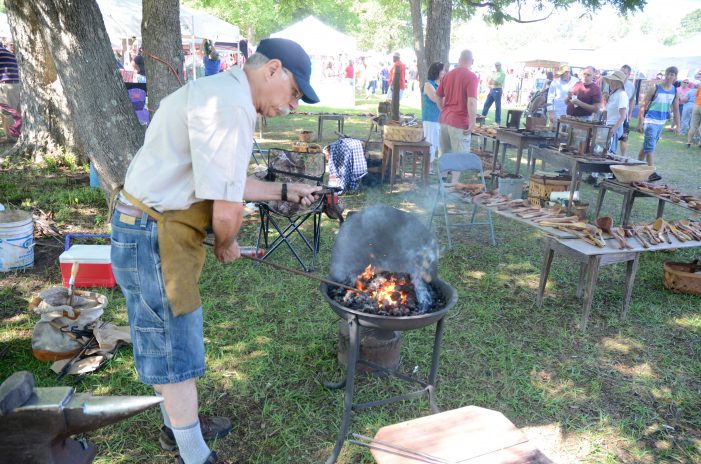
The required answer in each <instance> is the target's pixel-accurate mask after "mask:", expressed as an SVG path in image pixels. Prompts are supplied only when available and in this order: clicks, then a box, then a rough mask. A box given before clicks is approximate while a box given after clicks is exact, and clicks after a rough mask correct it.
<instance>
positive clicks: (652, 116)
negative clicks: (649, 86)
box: [638, 66, 680, 182]
mask: <svg viewBox="0 0 701 464" xmlns="http://www.w3.org/2000/svg"><path fill="white" fill-rule="evenodd" d="M677 74H678V70H677V68H676V67H674V66H670V67H669V68H667V69H666V70H665V76H664V80H663V81H662V83H661V84H655V90H654V92H653V93H652V94H651V95H650V96H649V97H646V98H645V102H644V103H643V106H642V107H641V111H640V115H639V116H638V132H644V134H645V139H644V141H643V147H642V148H641V149H640V153H639V154H638V159H639V160H640V161H647V165H648V166H654V164H655V148H656V147H657V141H658V140H660V136H661V135H662V130H663V129H664V126H665V124H667V120H668V119H669V116H670V114H672V115H674V125H675V131H676V134H677V135H679V128H680V119H679V105H678V104H677V101H678V100H677V98H678V97H677V88H676V87H674V81H676V80H677ZM643 112H644V115H645V119H644V124H640V119H641V116H642V115H643ZM661 178H662V177H660V175H659V174H657V173H656V172H653V173H652V174H651V175H650V179H649V180H650V182H654V181H656V180H660V179H661Z"/></svg>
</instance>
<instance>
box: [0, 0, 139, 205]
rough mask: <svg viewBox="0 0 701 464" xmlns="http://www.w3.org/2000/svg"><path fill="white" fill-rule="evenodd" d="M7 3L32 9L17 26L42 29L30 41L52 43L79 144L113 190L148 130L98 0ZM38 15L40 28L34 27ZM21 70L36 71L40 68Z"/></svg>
mask: <svg viewBox="0 0 701 464" xmlns="http://www.w3.org/2000/svg"><path fill="white" fill-rule="evenodd" d="M5 4H6V5H8V4H12V5H13V6H12V8H11V9H12V10H14V11H21V10H23V9H24V7H26V8H27V9H28V12H29V13H30V15H29V16H28V17H26V18H25V17H20V16H17V17H16V19H17V20H18V24H17V25H16V27H15V29H16V30H21V29H22V28H24V27H26V26H29V27H26V28H27V30H29V31H32V32H33V33H35V34H36V36H33V37H30V40H34V41H35V42H36V43H44V44H50V46H49V47H47V49H48V51H49V52H50V55H51V58H52V59H53V62H54V64H55V70H56V74H57V76H58V79H59V81H60V83H61V86H62V88H63V91H64V92H65V96H66V100H67V107H66V108H67V109H68V111H69V115H70V117H71V118H72V119H73V121H74V124H75V127H76V134H77V139H78V143H79V144H80V145H81V146H82V147H83V148H84V150H85V152H86V153H87V154H88V156H89V157H90V160H91V161H92V162H93V164H94V166H95V170H96V171H97V174H98V176H99V177H100V181H101V184H102V187H103V189H105V190H106V191H108V192H109V191H111V190H112V189H113V188H114V187H115V186H117V185H119V184H121V183H122V182H123V180H124V176H125V174H126V170H127V167H128V166H129V162H130V161H131V159H132V157H133V156H134V153H136V150H137V149H138V148H139V147H140V145H141V143H142V142H143V134H144V129H143V128H142V127H141V125H140V124H139V122H138V120H137V119H136V115H135V114H134V110H133V108H132V106H131V102H130V101H129V97H128V96H127V92H125V90H124V82H122V78H121V75H120V74H119V71H118V68H117V63H116V61H115V59H114V55H113V53H112V49H111V46H110V42H109V38H108V36H107V32H106V30H105V24H104V22H103V20H102V14H101V13H100V9H99V8H98V6H97V3H96V2H95V0H84V1H80V2H66V1H59V0H34V1H32V2H25V1H22V0H6V3H5ZM8 9H9V8H8ZM32 18H35V19H36V23H37V26H38V27H36V28H32V27H31V24H32V22H31V20H32ZM20 23H22V24H20ZM23 64H24V62H23ZM20 71H21V72H22V73H23V74H31V73H32V71H34V70H32V69H29V70H25V69H24V68H22V69H21V70H20ZM35 110H36V109H35ZM26 117H27V119H30V118H31V117H35V115H33V114H31V113H30V114H27V116H26Z"/></svg>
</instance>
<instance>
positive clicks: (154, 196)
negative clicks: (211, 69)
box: [124, 67, 256, 211]
mask: <svg viewBox="0 0 701 464" xmlns="http://www.w3.org/2000/svg"><path fill="white" fill-rule="evenodd" d="M255 121H256V110H255V107H254V106H253V100H252V98H251V88H250V86H249V84H248V79H247V78H246V74H245V73H244V72H243V70H241V69H240V68H238V67H234V68H230V69H228V70H227V71H226V72H222V73H218V74H216V75H213V76H209V77H206V78H201V79H197V80H196V81H191V82H189V83H188V84H187V85H185V86H183V87H181V88H180V89H178V90H177V91H175V92H173V93H172V94H171V95H169V96H167V97H166V98H164V99H163V100H162V101H161V105H160V107H159V109H158V111H156V113H155V115H154V117H153V119H152V120H151V124H150V125H149V127H148V130H147V131H146V137H145V140H144V145H143V146H142V147H141V149H140V150H139V151H138V152H137V153H136V156H135V157H134V159H133V161H132V162H131V165H130V166H129V169H128V171H127V175H126V180H125V182H124V190H125V191H127V192H128V193H130V194H131V195H133V196H134V197H135V198H137V199H139V200H141V201H142V202H144V203H145V204H146V205H147V206H150V207H151V208H154V209H156V210H157V211H171V210H182V209H187V208H188V207H189V206H190V205H192V204H193V203H197V202H199V201H202V200H226V201H242V200H243V192H244V187H245V184H246V174H247V171H246V170H247V167H248V163H249V161H250V158H251V151H252V148H253V132H254V130H255Z"/></svg>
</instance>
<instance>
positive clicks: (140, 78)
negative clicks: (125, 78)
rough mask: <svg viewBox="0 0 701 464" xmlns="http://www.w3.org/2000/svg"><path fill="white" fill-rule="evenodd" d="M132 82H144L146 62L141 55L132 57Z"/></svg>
mask: <svg viewBox="0 0 701 464" xmlns="http://www.w3.org/2000/svg"><path fill="white" fill-rule="evenodd" d="M134 82H139V83H142V84H143V83H145V82H146V63H145V62H144V57H143V56H142V55H136V56H135V57H134Z"/></svg>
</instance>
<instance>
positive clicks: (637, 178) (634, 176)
mask: <svg viewBox="0 0 701 464" xmlns="http://www.w3.org/2000/svg"><path fill="white" fill-rule="evenodd" d="M611 172H612V173H613V175H614V176H616V179H617V180H618V181H619V182H622V183H624V184H630V183H632V182H642V181H644V180H647V179H648V177H650V174H652V173H653V172H655V166H647V165H644V164H633V165H628V164H614V165H612V166H611Z"/></svg>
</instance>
